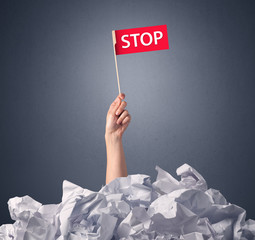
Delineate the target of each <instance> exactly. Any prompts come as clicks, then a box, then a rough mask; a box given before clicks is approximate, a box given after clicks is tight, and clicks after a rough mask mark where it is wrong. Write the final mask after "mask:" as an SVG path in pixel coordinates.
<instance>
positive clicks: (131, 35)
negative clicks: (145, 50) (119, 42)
mask: <svg viewBox="0 0 255 240" xmlns="http://www.w3.org/2000/svg"><path fill="white" fill-rule="evenodd" d="M139 35H140V33H134V34H130V37H134V44H135V47H137V38H136V37H137V36H139Z"/></svg>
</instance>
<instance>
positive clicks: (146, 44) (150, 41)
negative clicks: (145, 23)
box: [141, 32, 152, 46]
mask: <svg viewBox="0 0 255 240" xmlns="http://www.w3.org/2000/svg"><path fill="white" fill-rule="evenodd" d="M145 35H148V36H149V38H150V40H149V42H148V43H145V42H144V40H143V37H144V36H145ZM141 43H142V44H143V45H144V46H149V45H151V43H152V36H151V34H150V33H148V32H145V33H143V34H142V35H141Z"/></svg>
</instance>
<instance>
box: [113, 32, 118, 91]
mask: <svg viewBox="0 0 255 240" xmlns="http://www.w3.org/2000/svg"><path fill="white" fill-rule="evenodd" d="M112 43H113V51H114V59H115V67H116V74H117V80H118V88H119V94H120V79H119V71H118V65H117V57H116V50H115V44H116V35H115V31H114V30H113V31H112Z"/></svg>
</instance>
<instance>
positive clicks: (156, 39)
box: [154, 31, 163, 45]
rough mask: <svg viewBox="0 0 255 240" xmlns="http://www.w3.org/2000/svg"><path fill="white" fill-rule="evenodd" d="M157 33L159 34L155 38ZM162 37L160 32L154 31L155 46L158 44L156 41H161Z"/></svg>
mask: <svg viewBox="0 0 255 240" xmlns="http://www.w3.org/2000/svg"><path fill="white" fill-rule="evenodd" d="M157 33H159V37H157ZM162 37H163V33H162V32H160V31H156V32H154V39H155V45H157V44H158V40H159V39H161V38H162Z"/></svg>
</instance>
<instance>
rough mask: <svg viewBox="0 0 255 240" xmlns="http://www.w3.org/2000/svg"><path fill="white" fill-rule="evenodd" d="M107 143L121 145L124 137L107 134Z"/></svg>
mask: <svg viewBox="0 0 255 240" xmlns="http://www.w3.org/2000/svg"><path fill="white" fill-rule="evenodd" d="M105 142H106V143H119V142H122V136H120V135H117V134H115V133H108V132H105Z"/></svg>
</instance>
